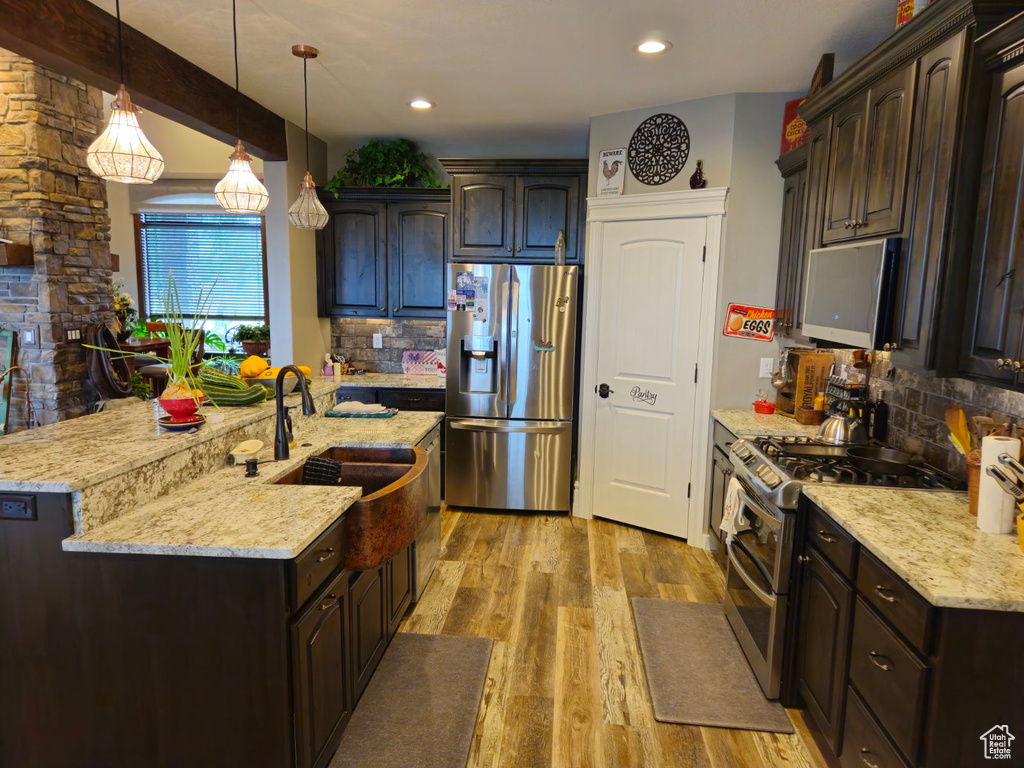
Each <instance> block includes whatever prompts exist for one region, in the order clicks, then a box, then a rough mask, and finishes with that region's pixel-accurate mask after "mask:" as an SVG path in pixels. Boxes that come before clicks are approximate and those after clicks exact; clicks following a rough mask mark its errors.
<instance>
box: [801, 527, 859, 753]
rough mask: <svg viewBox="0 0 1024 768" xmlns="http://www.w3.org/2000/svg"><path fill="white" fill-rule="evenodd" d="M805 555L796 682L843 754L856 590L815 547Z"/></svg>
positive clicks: (823, 729)
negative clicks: (840, 745) (845, 698)
mask: <svg viewBox="0 0 1024 768" xmlns="http://www.w3.org/2000/svg"><path fill="white" fill-rule="evenodd" d="M804 557H805V558H806V560H803V561H802V563H803V566H804V567H803V580H802V586H801V591H800V610H801V615H800V636H799V637H800V639H799V644H800V653H799V654H798V656H797V667H796V675H797V679H796V685H797V690H798V691H799V692H800V697H801V698H802V699H803V701H804V704H806V705H807V709H808V710H809V711H810V713H811V716H812V717H813V718H814V720H815V722H816V723H817V725H818V728H820V729H821V733H822V735H823V736H824V737H825V740H826V741H827V742H828V744H829V746H830V747H832V750H833V751H834V752H836V753H837V754H838V753H839V734H840V733H841V730H842V728H841V726H842V718H843V695H844V693H845V689H846V669H847V662H848V659H849V650H850V621H851V619H852V617H853V595H854V590H853V587H852V586H850V585H849V584H848V583H847V582H846V581H845V580H844V579H843V577H842V576H840V575H839V574H838V573H836V572H835V571H834V570H832V568H831V567H829V565H828V562H827V561H826V560H825V558H824V557H823V556H822V555H821V554H820V553H819V552H818V550H817V549H815V548H814V547H808V548H807V554H806V555H805V556H804Z"/></svg>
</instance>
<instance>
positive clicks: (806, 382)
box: [775, 349, 835, 416]
mask: <svg viewBox="0 0 1024 768" xmlns="http://www.w3.org/2000/svg"><path fill="white" fill-rule="evenodd" d="M834 361H835V356H834V355H833V354H832V353H831V352H819V351H817V350H813V349H791V350H790V351H789V356H788V358H787V359H786V372H787V374H788V375H787V376H786V378H787V379H788V380H789V383H788V384H787V385H786V386H784V387H783V388H782V389H780V390H778V391H777V392H776V395H775V410H776V412H777V413H781V414H783V415H784V416H793V415H795V414H796V411H797V408H799V409H801V410H805V411H807V410H810V411H813V410H814V398H815V397H817V395H818V393H819V392H823V391H824V390H825V381H826V379H828V372H829V370H830V369H831V368H832V363H833V362H834Z"/></svg>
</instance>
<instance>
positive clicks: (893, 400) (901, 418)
mask: <svg viewBox="0 0 1024 768" xmlns="http://www.w3.org/2000/svg"><path fill="white" fill-rule="evenodd" d="M832 351H833V352H834V353H835V355H836V370H837V371H838V370H839V369H840V366H842V365H846V366H847V375H848V378H849V379H850V380H851V381H861V382H862V381H863V378H864V377H863V374H862V373H860V372H859V371H857V370H856V369H854V367H853V352H852V351H851V350H843V349H837V350H832ZM890 371H891V372H892V375H891V377H890ZM869 388H870V391H871V399H872V400H874V399H876V398H877V397H878V393H879V392H880V391H884V392H885V400H886V402H888V403H889V443H890V444H892V445H894V446H896V447H897V448H902V449H904V450H907V451H911V452H913V453H918V454H921V455H923V456H924V457H925V460H926V461H927V462H928V463H929V464H932V465H934V466H936V467H938V468H940V469H944V470H946V471H947V472H950V473H951V474H954V475H956V476H958V477H963V476H964V473H965V467H964V460H963V457H962V456H960V454H959V453H958V452H957V451H956V449H955V448H954V447H953V444H952V443H951V442H950V440H949V430H948V429H947V428H946V422H945V413H946V408H947V407H949V406H950V405H952V404H954V403H955V404H957V405H959V406H961V407H962V408H963V409H964V413H965V414H966V415H967V417H968V418H970V417H971V416H992V417H993V418H995V419H996V420H997V421H1008V422H1012V423H1018V424H1021V425H1024V393H1021V392H1014V391H1011V390H1007V389H1002V388H999V387H992V386H989V385H987V384H982V383H980V382H977V381H970V380H968V379H957V378H940V377H938V376H936V375H935V374H934V373H929V372H924V371H912V370H908V369H905V368H899V367H896V366H893V365H892V364H891V362H890V360H889V353H888V352H877V353H875V362H874V365H872V367H871V375H870V382H869Z"/></svg>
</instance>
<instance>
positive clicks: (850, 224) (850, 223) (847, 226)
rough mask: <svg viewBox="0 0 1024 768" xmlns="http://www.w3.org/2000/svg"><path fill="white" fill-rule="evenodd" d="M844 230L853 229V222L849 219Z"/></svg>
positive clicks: (844, 225)
mask: <svg viewBox="0 0 1024 768" xmlns="http://www.w3.org/2000/svg"><path fill="white" fill-rule="evenodd" d="M843 229H853V222H852V221H850V220H849V219H847V220H846V223H845V224H843Z"/></svg>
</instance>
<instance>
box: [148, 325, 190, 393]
mask: <svg viewBox="0 0 1024 768" xmlns="http://www.w3.org/2000/svg"><path fill="white" fill-rule="evenodd" d="M170 325H171V323H159V322H153V323H150V322H147V323H146V333H148V334H149V337H150V338H155V336H156V334H158V333H167V329H168V327H169V326H170ZM198 333H199V343H198V344H197V345H196V349H195V352H193V354H192V371H193V373H195V372H196V371H198V370H199V366H200V365H201V364H202V362H203V355H204V354H206V331H204V330H203V329H202V328H200V329H199V332H198ZM137 370H138V372H139V375H140V376H142V378H143V379H144V380H145V381H146V382H148V383H149V391H150V394H151V395H152V396H153V397H159V396H160V393H161V392H163V391H164V388H165V387H166V386H167V380H168V379H169V378H170V377H169V376H168V365H167V364H166V363H151V364H149V365H143V366H141V367H139V368H138V369H137Z"/></svg>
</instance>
